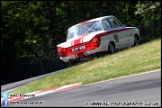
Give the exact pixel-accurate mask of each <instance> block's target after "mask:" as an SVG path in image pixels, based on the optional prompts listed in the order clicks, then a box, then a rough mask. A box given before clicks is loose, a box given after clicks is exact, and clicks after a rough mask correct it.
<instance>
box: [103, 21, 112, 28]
mask: <svg viewBox="0 0 162 108" xmlns="http://www.w3.org/2000/svg"><path fill="white" fill-rule="evenodd" d="M102 23H103V27H104V30H109V29H110V28H111V27H110V24H109V22H108V20H107V19H104V20H103V21H102Z"/></svg>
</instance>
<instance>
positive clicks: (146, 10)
mask: <svg viewBox="0 0 162 108" xmlns="http://www.w3.org/2000/svg"><path fill="white" fill-rule="evenodd" d="M136 9H137V10H136V11H135V15H140V16H141V21H140V22H139V23H141V24H142V25H141V27H142V28H141V29H142V31H143V32H142V33H143V34H142V35H145V36H146V38H150V39H153V38H155V37H158V36H161V1H155V2H154V1H144V2H138V4H137V5H136Z"/></svg>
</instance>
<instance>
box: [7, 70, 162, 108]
mask: <svg viewBox="0 0 162 108" xmlns="http://www.w3.org/2000/svg"><path fill="white" fill-rule="evenodd" d="M20 102H22V103H21V105H20ZM39 102H40V103H39ZM36 103H37V104H36ZM9 106H11V107H19V106H20V107H22V106H24V107H121V106H123V107H130V106H134V107H138V106H142V107H159V106H161V70H158V71H154V72H147V73H145V74H138V75H132V76H128V77H122V78H117V79H113V80H107V81H102V82H98V83H93V84H88V85H82V86H80V87H78V88H74V89H70V90H66V91H62V92H58V93H52V94H47V95H44V96H40V97H36V98H30V99H25V100H22V101H19V105H18V104H14V105H9Z"/></svg>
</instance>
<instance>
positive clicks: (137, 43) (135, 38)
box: [133, 36, 140, 46]
mask: <svg viewBox="0 0 162 108" xmlns="http://www.w3.org/2000/svg"><path fill="white" fill-rule="evenodd" d="M137 45H140V40H139V38H138V37H137V36H135V37H134V45H133V46H137Z"/></svg>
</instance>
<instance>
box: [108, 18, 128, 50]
mask: <svg viewBox="0 0 162 108" xmlns="http://www.w3.org/2000/svg"><path fill="white" fill-rule="evenodd" d="M108 20H109V22H110V25H111V26H112V29H113V30H114V31H116V32H115V33H114V38H115V39H116V40H117V41H119V42H118V47H119V48H122V47H124V46H126V45H127V44H128V40H129V39H128V35H127V33H126V30H125V27H124V26H122V24H121V23H120V21H119V20H117V18H115V17H109V18H108Z"/></svg>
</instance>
